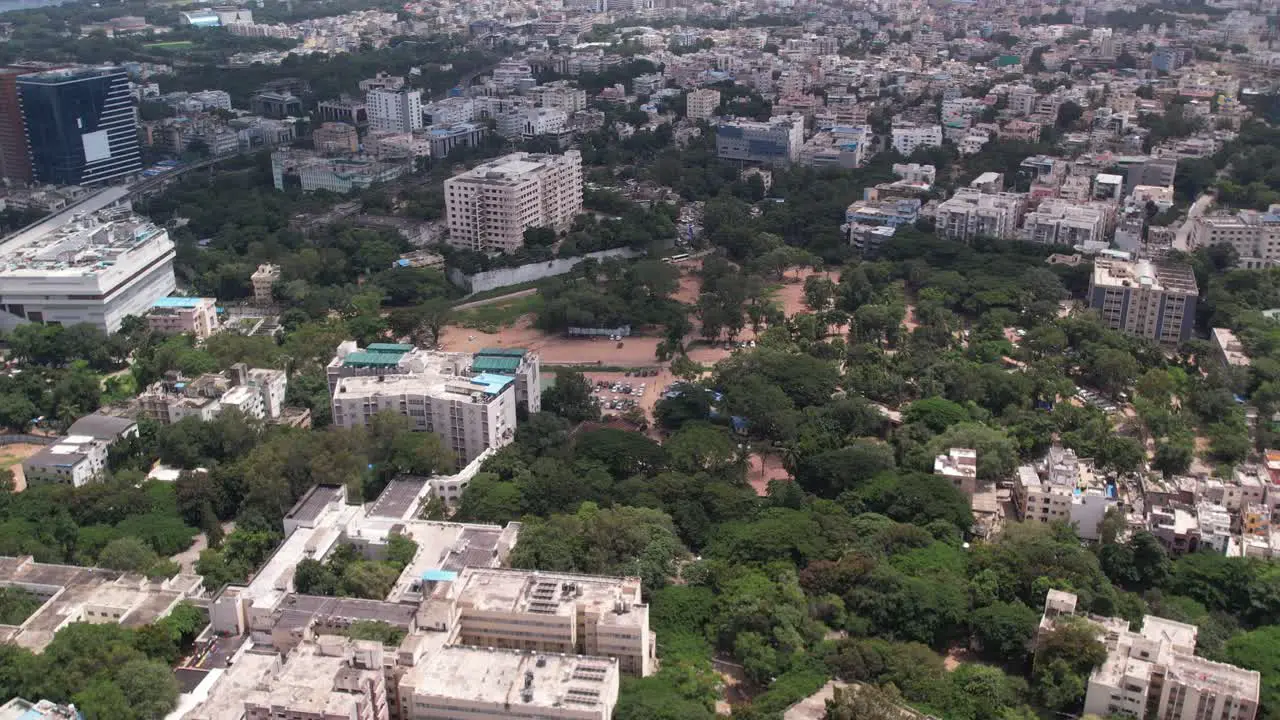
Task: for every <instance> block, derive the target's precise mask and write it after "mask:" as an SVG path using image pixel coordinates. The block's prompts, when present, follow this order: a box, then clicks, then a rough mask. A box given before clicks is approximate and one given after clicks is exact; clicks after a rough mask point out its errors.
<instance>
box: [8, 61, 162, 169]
mask: <svg viewBox="0 0 1280 720" xmlns="http://www.w3.org/2000/svg"><path fill="white" fill-rule="evenodd" d="M17 86H18V97H19V98H20V100H21V102H22V116H23V120H24V122H25V124H26V127H27V149H28V152H29V154H30V156H31V170H32V177H33V179H35V180H36V181H38V182H43V183H53V184H57V185H91V184H93V183H100V182H105V181H107V180H112V179H115V178H119V177H122V176H125V175H129V174H132V173H136V172H138V171H140V170H141V169H142V152H141V148H140V147H139V144H138V116H137V113H136V112H135V110H134V107H133V100H132V98H131V97H130V95H129V76H128V74H126V73H125V71H124V69H123V68H118V67H76V68H63V69H60V70H50V71H46V72H39V73H33V74H30V75H22V76H20V77H19V78H18V79H17Z"/></svg>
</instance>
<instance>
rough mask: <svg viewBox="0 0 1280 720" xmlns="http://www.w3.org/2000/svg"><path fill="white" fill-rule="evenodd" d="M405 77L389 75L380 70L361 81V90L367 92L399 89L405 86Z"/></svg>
mask: <svg viewBox="0 0 1280 720" xmlns="http://www.w3.org/2000/svg"><path fill="white" fill-rule="evenodd" d="M404 84H405V81H404V78H403V77H401V76H399V75H388V74H386V73H384V72H380V73H378V74H377V75H375V76H373V77H371V78H369V79H368V80H361V81H360V92H362V93H367V92H370V91H373V90H399V89H400V88H402V87H404Z"/></svg>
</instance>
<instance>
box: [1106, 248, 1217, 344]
mask: <svg viewBox="0 0 1280 720" xmlns="http://www.w3.org/2000/svg"><path fill="white" fill-rule="evenodd" d="M1198 294H1199V290H1198V289H1197V287H1196V276H1195V274H1194V273H1193V272H1192V271H1191V268H1190V267H1189V266H1187V265H1181V264H1176V263H1164V262H1153V261H1151V260H1138V261H1136V262H1130V261H1126V260H1118V259H1112V258H1099V259H1098V260H1097V261H1095V262H1094V265H1093V274H1092V275H1091V276H1090V279H1089V307H1091V308H1093V309H1095V310H1097V311H1098V312H1099V313H1100V314H1101V316H1102V321H1103V323H1104V324H1106V325H1107V326H1108V327H1110V328H1111V329H1113V330H1121V331H1124V332H1127V333H1132V334H1134V335H1138V336H1141V337H1145V338H1148V339H1151V340H1155V341H1157V342H1161V343H1170V344H1177V343H1181V342H1185V341H1186V340H1187V339H1188V338H1190V337H1191V329H1192V326H1194V325H1195V319H1196V318H1195V316H1196V300H1197V298H1198Z"/></svg>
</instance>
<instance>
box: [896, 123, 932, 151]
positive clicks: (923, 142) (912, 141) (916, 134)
mask: <svg viewBox="0 0 1280 720" xmlns="http://www.w3.org/2000/svg"><path fill="white" fill-rule="evenodd" d="M941 144H942V126H941V125H918V124H916V123H896V124H894V126H893V149H894V150H897V151H898V152H899V153H901V154H903V155H910V154H911V153H912V152H914V151H915V149H916V148H920V147H938V146H939V145H941Z"/></svg>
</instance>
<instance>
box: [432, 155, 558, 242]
mask: <svg viewBox="0 0 1280 720" xmlns="http://www.w3.org/2000/svg"><path fill="white" fill-rule="evenodd" d="M444 195H445V215H446V218H447V221H448V225H449V244H451V245H453V246H455V247H462V248H468V249H471V250H480V251H494V250H497V251H500V252H511V251H513V250H515V249H517V248H519V247H521V246H523V245H524V231H525V230H528V229H529V228H535V227H548V228H553V229H555V230H556V231H559V232H563V231H566V230H568V229H569V227H570V226H571V225H572V224H573V219H574V218H575V217H577V215H578V213H580V212H581V211H582V155H580V154H579V153H578V151H576V150H570V151H568V152H566V153H564V154H562V155H544V154H530V153H513V154H511V155H506V156H504V157H501V158H497V159H495V160H491V161H489V162H486V163H482V164H480V165H478V166H476V167H475V168H473V169H471V170H469V171H467V172H465V173H463V174H461V175H457V176H455V177H452V178H449V179H448V180H445V181H444Z"/></svg>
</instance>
